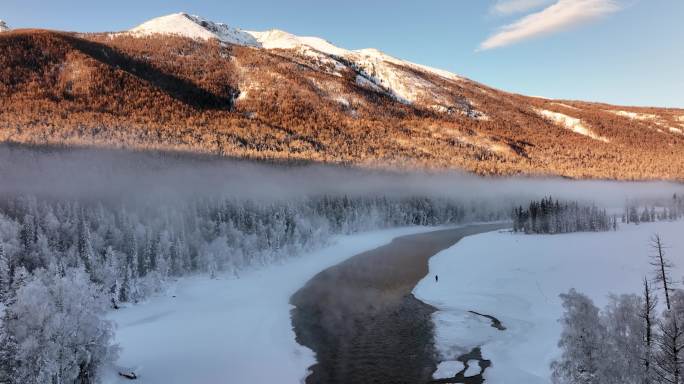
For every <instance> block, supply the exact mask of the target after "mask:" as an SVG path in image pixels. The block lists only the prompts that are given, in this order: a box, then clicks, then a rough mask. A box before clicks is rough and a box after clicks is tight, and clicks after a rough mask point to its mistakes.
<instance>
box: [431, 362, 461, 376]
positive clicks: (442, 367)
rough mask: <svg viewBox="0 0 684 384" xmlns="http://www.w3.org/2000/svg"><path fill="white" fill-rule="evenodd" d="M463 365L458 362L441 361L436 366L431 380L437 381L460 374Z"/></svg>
mask: <svg viewBox="0 0 684 384" xmlns="http://www.w3.org/2000/svg"><path fill="white" fill-rule="evenodd" d="M463 368H465V365H463V363H461V362H460V361H442V362H440V363H439V364H438V365H437V370H436V371H435V373H434V374H433V375H432V377H433V378H435V379H438V378H442V377H454V376H456V374H457V373H459V372H461V371H462V370H463Z"/></svg>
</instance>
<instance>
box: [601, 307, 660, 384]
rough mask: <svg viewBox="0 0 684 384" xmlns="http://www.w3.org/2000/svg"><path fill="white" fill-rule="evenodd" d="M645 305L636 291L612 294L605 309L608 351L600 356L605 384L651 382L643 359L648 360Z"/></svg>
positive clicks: (602, 316)
mask: <svg viewBox="0 0 684 384" xmlns="http://www.w3.org/2000/svg"><path fill="white" fill-rule="evenodd" d="M644 305H645V304H644V300H643V299H642V298H641V297H639V296H637V295H620V296H614V295H613V296H611V297H610V301H609V303H608V305H607V306H606V307H605V308H604V310H603V311H602V313H601V321H602V322H603V327H604V328H605V329H606V338H605V342H604V348H605V351H604V352H603V355H601V356H598V357H597V362H598V363H599V365H600V367H601V381H600V382H601V383H602V384H611V383H614V384H629V383H633V384H642V383H645V382H648V381H647V380H648V377H649V372H648V369H647V367H645V366H644V364H643V362H644V361H649V360H647V359H648V356H649V351H648V346H647V344H646V343H645V340H646V339H647V337H649V336H648V335H647V334H648V332H649V331H648V330H647V329H646V328H645V327H644V324H643V322H642V318H641V317H640V313H641V311H642V310H643V309H644Z"/></svg>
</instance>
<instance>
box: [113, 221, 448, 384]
mask: <svg viewBox="0 0 684 384" xmlns="http://www.w3.org/2000/svg"><path fill="white" fill-rule="evenodd" d="M437 229H439V228H427V227H410V228H399V229H391V230H382V231H375V232H369V233H364V234H358V235H351V236H337V237H335V238H334V239H333V241H334V243H333V244H334V245H332V246H330V247H327V248H324V249H321V250H318V251H315V252H312V253H309V254H307V255H303V256H301V257H297V258H294V259H291V260H289V261H288V262H287V263H286V264H283V265H274V266H268V267H264V268H263V269H259V270H254V271H249V272H246V273H243V274H242V275H241V276H240V277H239V278H237V277H232V276H219V277H218V278H216V279H209V278H208V277H192V278H184V279H180V280H179V281H177V282H176V283H175V284H174V285H173V286H172V287H171V289H170V290H169V291H168V292H166V293H165V294H164V295H162V296H158V297H155V298H152V299H150V300H148V301H147V302H145V303H141V304H138V305H134V306H131V307H128V308H124V309H121V310H118V311H113V312H111V314H110V319H111V320H113V321H114V322H115V323H116V324H117V325H118V329H117V332H116V342H117V343H118V344H119V345H120V347H121V348H122V350H121V354H120V358H119V361H118V365H119V366H120V367H125V368H128V369H132V370H134V371H135V373H136V374H137V375H138V377H139V381H140V382H142V383H145V384H157V383H158V384H173V383H178V384H189V383H190V384H192V383H201V384H219V383H299V382H302V380H303V378H305V377H306V375H308V371H307V368H308V367H309V366H311V365H313V364H314V363H315V362H316V360H315V356H314V353H313V351H311V350H309V349H308V348H306V347H303V346H301V345H299V344H297V342H296V341H295V334H294V331H293V330H292V324H291V320H290V310H291V309H292V306H291V305H290V304H289V299H290V296H291V295H292V294H294V293H295V292H296V291H297V290H298V289H300V288H301V287H302V286H304V284H306V282H307V281H308V280H310V279H311V278H312V277H313V276H314V275H316V274H317V273H318V272H320V271H322V270H324V269H326V268H328V267H331V266H333V265H335V264H338V263H340V262H342V261H344V260H345V259H347V258H349V257H351V256H354V255H356V254H359V253H361V252H364V251H367V250H370V249H373V248H376V247H379V246H381V245H384V244H386V243H389V242H390V241H391V240H392V239H393V238H395V237H397V236H402V235H408V234H413V233H420V232H427V231H433V230H437ZM105 383H109V384H112V383H130V381H129V380H127V379H123V378H119V377H118V375H117V373H116V372H115V370H113V369H112V371H111V372H109V373H108V375H107V378H106V379H105Z"/></svg>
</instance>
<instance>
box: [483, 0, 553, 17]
mask: <svg viewBox="0 0 684 384" xmlns="http://www.w3.org/2000/svg"><path fill="white" fill-rule="evenodd" d="M549 2H550V0H499V1H497V2H496V4H494V6H493V7H492V12H493V13H496V14H499V15H511V14H514V13H521V12H527V11H529V10H531V9H534V8H537V7H540V6H542V5H544V4H546V3H549Z"/></svg>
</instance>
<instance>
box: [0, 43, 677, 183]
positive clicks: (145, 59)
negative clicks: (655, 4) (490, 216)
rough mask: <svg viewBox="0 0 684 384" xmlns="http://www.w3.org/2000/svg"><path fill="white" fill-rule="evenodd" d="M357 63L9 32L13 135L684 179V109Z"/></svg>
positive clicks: (74, 142) (384, 59)
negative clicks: (519, 89) (554, 96)
mask: <svg viewBox="0 0 684 384" xmlns="http://www.w3.org/2000/svg"><path fill="white" fill-rule="evenodd" d="M351 57H352V58H355V60H357V61H354V62H352V61H350V60H351V59H349V58H346V56H345V57H340V56H335V55H332V54H328V53H323V52H320V51H318V50H316V49H314V48H311V47H308V46H306V47H302V46H296V47H293V48H288V49H283V48H277V47H276V48H259V47H253V46H243V45H235V44H230V43H225V42H220V41H217V40H212V39H209V40H206V41H205V40H194V39H190V38H187V37H182V36H172V35H159V34H151V35H145V36H140V35H135V34H130V33H118V34H73V33H64V32H54V31H43V30H15V31H10V32H3V33H2V34H0V104H2V108H1V109H0V140H1V141H4V142H18V143H29V144H58V145H66V146H97V147H125V148H133V149H164V150H177V151H190V152H196V153H204V154H212V155H219V156H227V157H238V158H250V159H270V160H274V159H275V160H285V161H292V160H306V161H314V162H323V163H337V164H354V165H360V166H363V167H383V168H385V167H392V168H397V167H398V168H404V169H406V168H411V169H463V170H467V171H471V172H474V173H477V174H483V175H511V174H534V175H560V176H566V177H571V178H608V179H622V180H624V179H671V180H682V179H683V178H684V157H683V156H682V155H681V154H682V153H684V134H682V131H683V130H684V111H682V110H677V109H658V108H634V107H618V106H611V105H604V104H595V103H586V102H579V101H558V100H547V99H541V98H532V97H526V96H521V95H515V94H510V93H506V92H503V91H499V90H496V89H493V88H490V87H487V86H485V85H483V84H480V83H477V82H474V81H471V80H468V79H466V78H461V77H456V76H455V75H446V74H444V73H443V72H439V71H436V70H433V69H426V68H425V67H421V66H417V65H413V64H410V63H406V62H402V61H398V60H397V59H393V58H390V57H388V56H386V55H383V54H382V53H378V52H375V51H371V50H365V51H358V52H356V51H355V53H353V56H351ZM364 60H365V61H364ZM359 63H361V64H359ZM368 63H370V64H368ZM363 65H365V66H363ZM383 76H384V77H383ZM392 76H394V77H392ZM385 78H388V79H390V80H392V79H394V81H395V82H398V83H397V84H398V85H397V84H395V83H387V82H383V81H384V80H383V79H385ZM378 79H379V80H378ZM381 80H383V81H381ZM409 80H410V81H409ZM409 91H410V92H409ZM414 91H415V92H414ZM636 91H637V90H635V92H636ZM400 95H404V96H405V97H410V98H411V100H407V99H406V98H405V97H403V96H400Z"/></svg>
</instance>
